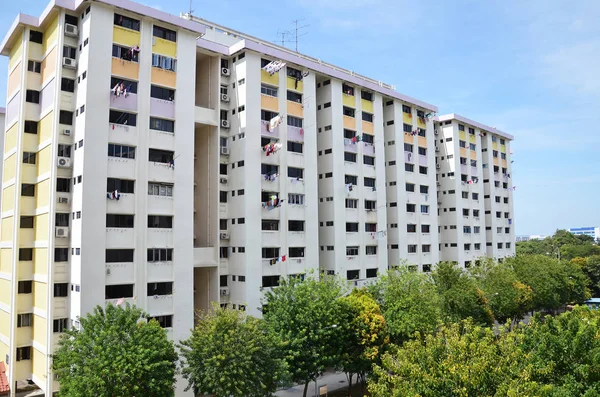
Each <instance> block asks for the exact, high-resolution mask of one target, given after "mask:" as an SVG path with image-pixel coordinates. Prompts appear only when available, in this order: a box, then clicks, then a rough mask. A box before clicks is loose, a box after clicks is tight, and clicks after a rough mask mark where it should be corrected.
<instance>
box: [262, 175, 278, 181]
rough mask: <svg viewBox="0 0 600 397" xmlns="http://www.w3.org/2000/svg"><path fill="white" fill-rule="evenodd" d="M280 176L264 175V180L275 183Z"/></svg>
mask: <svg viewBox="0 0 600 397" xmlns="http://www.w3.org/2000/svg"><path fill="white" fill-rule="evenodd" d="M278 176H279V174H264V175H263V178H265V181H269V182H275V181H276V180H277V177H278Z"/></svg>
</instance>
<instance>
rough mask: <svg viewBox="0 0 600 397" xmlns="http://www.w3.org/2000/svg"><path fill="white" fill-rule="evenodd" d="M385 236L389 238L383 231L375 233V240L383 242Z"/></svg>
mask: <svg viewBox="0 0 600 397" xmlns="http://www.w3.org/2000/svg"><path fill="white" fill-rule="evenodd" d="M385 236H387V231H385V230H381V231H379V232H376V233H375V240H381V239H383V238H384V237H385Z"/></svg>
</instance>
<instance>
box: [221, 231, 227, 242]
mask: <svg viewBox="0 0 600 397" xmlns="http://www.w3.org/2000/svg"><path fill="white" fill-rule="evenodd" d="M220 236H221V240H229V233H227V232H223V233H221V234H220Z"/></svg>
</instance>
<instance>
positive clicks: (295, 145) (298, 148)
mask: <svg viewBox="0 0 600 397" xmlns="http://www.w3.org/2000/svg"><path fill="white" fill-rule="evenodd" d="M303 146H304V145H303V144H302V143H300V142H292V141H288V143H287V150H288V152H293V153H302V148H303Z"/></svg>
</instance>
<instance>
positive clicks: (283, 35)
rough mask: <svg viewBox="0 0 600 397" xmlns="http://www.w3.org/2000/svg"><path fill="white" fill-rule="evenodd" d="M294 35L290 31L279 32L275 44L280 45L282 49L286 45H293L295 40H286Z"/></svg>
mask: <svg viewBox="0 0 600 397" xmlns="http://www.w3.org/2000/svg"><path fill="white" fill-rule="evenodd" d="M291 34H292V33H291V32H290V31H288V30H279V29H278V30H277V39H276V40H275V43H277V44H280V45H281V46H282V47H285V43H293V42H294V41H293V40H286V36H289V35H291Z"/></svg>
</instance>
